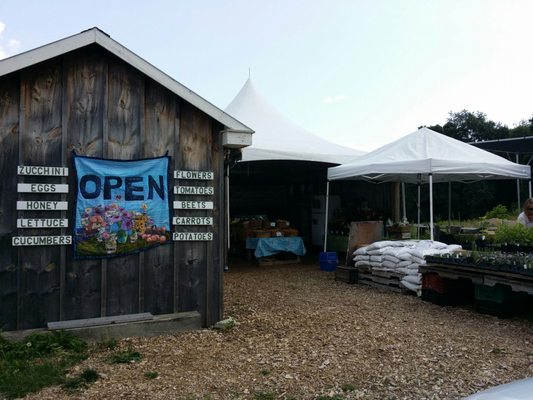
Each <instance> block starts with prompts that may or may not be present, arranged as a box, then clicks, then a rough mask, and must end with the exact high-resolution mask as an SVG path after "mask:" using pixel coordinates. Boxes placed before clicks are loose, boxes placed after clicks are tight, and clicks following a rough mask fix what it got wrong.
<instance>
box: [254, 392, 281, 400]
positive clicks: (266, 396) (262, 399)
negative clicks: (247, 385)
mask: <svg viewBox="0 0 533 400" xmlns="http://www.w3.org/2000/svg"><path fill="white" fill-rule="evenodd" d="M275 398H276V396H274V393H271V392H256V393H255V395H254V399H255V400H274V399H275Z"/></svg>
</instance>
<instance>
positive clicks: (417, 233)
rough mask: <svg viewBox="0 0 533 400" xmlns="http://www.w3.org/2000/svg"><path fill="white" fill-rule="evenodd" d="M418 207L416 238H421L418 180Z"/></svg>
mask: <svg viewBox="0 0 533 400" xmlns="http://www.w3.org/2000/svg"><path fill="white" fill-rule="evenodd" d="M416 208H417V214H418V215H417V217H418V220H417V224H416V238H417V239H420V182H418V199H417V204H416Z"/></svg>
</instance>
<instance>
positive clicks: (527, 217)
mask: <svg viewBox="0 0 533 400" xmlns="http://www.w3.org/2000/svg"><path fill="white" fill-rule="evenodd" d="M517 220H518V222H519V223H520V224H522V225H524V226H525V227H527V228H533V198H531V197H530V198H528V199H527V200H526V201H524V206H523V207H522V212H521V213H520V215H519V216H518V218H517Z"/></svg>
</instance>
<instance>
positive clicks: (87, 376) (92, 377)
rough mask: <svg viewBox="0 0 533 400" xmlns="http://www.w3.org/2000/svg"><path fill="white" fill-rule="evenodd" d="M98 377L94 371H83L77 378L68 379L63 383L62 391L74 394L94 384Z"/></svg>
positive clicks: (89, 369)
mask: <svg viewBox="0 0 533 400" xmlns="http://www.w3.org/2000/svg"><path fill="white" fill-rule="evenodd" d="M99 377H100V375H98V372H96V371H95V370H94V369H91V368H88V369H85V370H84V371H83V372H82V373H81V374H80V375H79V376H76V377H73V378H68V379H66V380H65V382H64V383H63V386H62V387H63V389H65V390H66V391H68V392H75V391H78V390H81V389H85V388H87V387H88V385H89V383H93V382H96V381H97V380H98V378H99Z"/></svg>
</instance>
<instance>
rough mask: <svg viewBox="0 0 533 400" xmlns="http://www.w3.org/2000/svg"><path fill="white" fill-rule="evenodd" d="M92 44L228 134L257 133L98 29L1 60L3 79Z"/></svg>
mask: <svg viewBox="0 0 533 400" xmlns="http://www.w3.org/2000/svg"><path fill="white" fill-rule="evenodd" d="M91 44H98V45H99V46H101V47H103V48H104V49H106V50H107V51H109V52H111V53H112V54H114V55H115V56H117V57H118V58H120V59H122V60H123V61H125V62H127V63H128V64H130V65H131V66H133V67H135V68H136V69H138V70H139V71H140V72H142V73H144V74H145V75H147V76H149V77H150V78H152V79H153V80H155V81H156V82H158V83H160V84H161V85H163V86H164V87H166V88H167V89H168V90H170V91H171V92H173V93H175V94H177V95H178V96H179V97H181V98H183V99H184V100H186V101H187V102H189V103H190V104H192V105H193V106H195V107H196V108H198V109H200V110H202V111H203V112H205V113H206V114H207V115H209V116H210V117H212V118H213V119H215V120H217V121H218V122H220V123H221V124H223V125H224V126H225V128H226V129H227V130H230V131H234V132H243V133H253V130H252V129H250V128H249V127H247V126H246V125H244V124H243V123H241V122H239V121H238V120H236V119H235V118H233V117H232V116H231V115H229V114H227V113H225V112H224V111H223V110H221V109H219V108H218V107H216V106H214V105H213V104H211V103H210V102H208V101H207V100H205V99H204V98H202V97H201V96H199V95H198V94H196V93H194V92H193V91H192V90H190V89H189V88H187V87H185V86H183V85H182V84H181V83H179V82H177V81H176V80H174V79H173V78H171V77H170V76H168V75H167V74H165V73H164V72H162V71H160V70H159V69H157V68H156V67H154V66H153V65H152V64H150V63H149V62H147V61H146V60H144V59H143V58H141V57H139V56H138V55H137V54H135V53H133V52H132V51H130V50H128V49H127V48H126V47H124V46H122V45H121V44H120V43H118V42H117V41H115V40H113V39H111V37H110V36H109V35H108V34H106V33H105V32H103V31H101V30H100V29H98V28H96V27H95V28H91V29H88V30H85V31H83V32H80V33H78V34H76V35H73V36H69V37H67V38H64V39H61V40H58V41H56V42H52V43H49V44H47V45H44V46H41V47H37V48H35V49H33V50H29V51H26V52H24V53H21V54H18V55H15V56H13V57H9V58H6V59H4V60H0V77H1V76H4V75H7V74H9V73H12V72H15V71H18V70H20V69H23V68H26V67H29V66H32V65H35V64H37V63H40V62H42V61H45V60H48V59H51V58H54V57H57V56H60V55H62V54H65V53H68V52H70V51H73V50H77V49H80V48H82V47H85V46H88V45H91Z"/></svg>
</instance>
